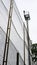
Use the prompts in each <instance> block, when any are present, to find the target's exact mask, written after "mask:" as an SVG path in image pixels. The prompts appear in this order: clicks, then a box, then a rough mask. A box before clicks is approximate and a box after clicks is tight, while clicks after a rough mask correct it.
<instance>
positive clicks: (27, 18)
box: [23, 11, 31, 65]
mask: <svg viewBox="0 0 37 65" xmlns="http://www.w3.org/2000/svg"><path fill="white" fill-rule="evenodd" d="M23 12H24V18H25V20H26V23H27V41H28V58H29V59H28V60H29V65H31V63H30V50H29V28H28V20H30V15H29V12H28V13H27V14H26V13H25V11H23Z"/></svg>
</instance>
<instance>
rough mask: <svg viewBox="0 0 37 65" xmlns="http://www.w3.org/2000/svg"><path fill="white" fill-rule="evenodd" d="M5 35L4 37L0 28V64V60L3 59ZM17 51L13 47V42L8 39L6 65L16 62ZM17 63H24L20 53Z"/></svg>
mask: <svg viewBox="0 0 37 65" xmlns="http://www.w3.org/2000/svg"><path fill="white" fill-rule="evenodd" d="M5 37H6V34H5V32H4V31H3V30H2V28H0V65H2V61H3V53H4V46H5ZM17 53H18V51H17V49H16V48H15V46H14V45H13V43H12V42H11V41H10V42H9V54H8V63H7V64H8V65H12V64H13V65H16V64H17ZM19 65H24V62H23V60H22V58H21V56H20V54H19Z"/></svg>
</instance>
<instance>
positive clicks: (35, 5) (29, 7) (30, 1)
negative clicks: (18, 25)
mask: <svg viewBox="0 0 37 65" xmlns="http://www.w3.org/2000/svg"><path fill="white" fill-rule="evenodd" d="M15 1H16V4H17V7H18V9H19V11H20V14H21V16H22V18H23V21H24V17H23V10H25V11H29V13H30V18H31V20H30V21H29V33H30V38H31V40H32V42H33V43H35V42H36V43H37V0H15Z"/></svg>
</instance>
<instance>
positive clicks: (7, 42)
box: [2, 0, 13, 65]
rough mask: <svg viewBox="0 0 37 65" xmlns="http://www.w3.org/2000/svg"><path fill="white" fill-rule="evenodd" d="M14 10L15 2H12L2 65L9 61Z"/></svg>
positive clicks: (11, 0)
mask: <svg viewBox="0 0 37 65" xmlns="http://www.w3.org/2000/svg"><path fill="white" fill-rule="evenodd" d="M12 9H13V0H10V9H9V17H8V25H7V33H6V40H5V48H4V55H3V63H2V65H7V61H8V50H9V39H10V30H11V22H12Z"/></svg>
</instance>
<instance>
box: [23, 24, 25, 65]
mask: <svg viewBox="0 0 37 65" xmlns="http://www.w3.org/2000/svg"><path fill="white" fill-rule="evenodd" d="M23 36H24V65H25V24H24V23H23Z"/></svg>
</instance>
